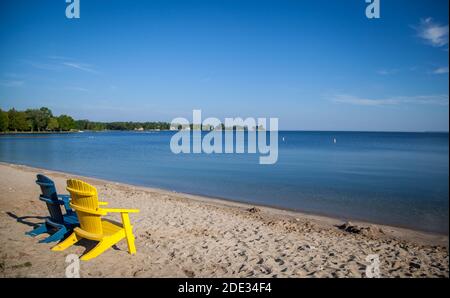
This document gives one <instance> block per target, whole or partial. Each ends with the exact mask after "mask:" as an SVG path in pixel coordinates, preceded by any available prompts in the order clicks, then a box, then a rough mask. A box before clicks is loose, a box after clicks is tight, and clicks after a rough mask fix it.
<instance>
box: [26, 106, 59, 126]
mask: <svg viewBox="0 0 450 298" xmlns="http://www.w3.org/2000/svg"><path fill="white" fill-rule="evenodd" d="M25 113H26V115H27V120H28V121H29V122H30V124H31V130H37V131H41V130H44V129H46V128H47V126H48V122H49V121H50V119H51V118H52V117H53V114H52V111H50V109H48V108H45V107H42V108H40V109H28V110H26V111H25Z"/></svg>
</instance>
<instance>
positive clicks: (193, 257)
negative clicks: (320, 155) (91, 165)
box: [0, 163, 449, 278]
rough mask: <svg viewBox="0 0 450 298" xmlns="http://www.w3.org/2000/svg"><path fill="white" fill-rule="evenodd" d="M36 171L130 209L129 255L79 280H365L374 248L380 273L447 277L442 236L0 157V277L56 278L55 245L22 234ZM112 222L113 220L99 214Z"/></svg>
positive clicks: (114, 254)
mask: <svg viewBox="0 0 450 298" xmlns="http://www.w3.org/2000/svg"><path fill="white" fill-rule="evenodd" d="M37 173H43V174H45V175H48V176H49V177H51V178H52V179H53V180H54V181H55V183H56V186H57V189H58V192H59V193H60V194H64V193H67V191H66V190H65V183H66V179H67V178H69V177H70V178H73V177H76V178H80V179H82V180H85V181H87V182H88V183H91V184H92V185H94V186H95V187H97V189H98V192H99V196H100V199H101V200H102V201H106V202H109V206H110V207H111V208H114V207H117V208H119V207H126V208H139V209H140V210H141V212H140V213H138V214H133V215H131V222H132V224H133V225H134V233H135V236H136V247H137V255H134V256H131V255H129V254H128V253H127V250H126V243H125V241H122V242H120V243H119V244H118V245H117V246H116V247H115V248H114V249H109V250H108V251H106V252H105V253H104V254H102V255H101V256H99V257H97V258H96V259H93V260H91V261H88V262H81V268H80V274H81V276H82V277H365V271H366V267H367V266H368V265H369V263H368V262H367V261H366V257H367V256H368V255H370V254H378V255H379V260H380V273H381V276H382V277H447V278H448V277H449V268H448V267H449V259H448V236H444V235H435V234H429V233H424V232H419V231H412V230H407V229H402V228H396V227H388V226H381V225H374V224H369V223H363V222H352V226H353V227H352V228H347V229H342V228H339V227H338V226H339V225H342V224H343V221H342V220H338V219H334V218H329V217H324V216H316V215H310V214H303V213H298V212H292V211H286V210H280V209H274V208H268V207H262V206H254V205H248V204H242V203H236V202H229V201H224V200H218V199H213V198H205V197H200V196H193V195H187V194H181V193H175V192H170V191H165V190H159V189H153V188H145V187H136V186H131V185H125V184H120V183H115V182H109V181H103V180H99V179H93V178H87V177H80V176H76V175H70V174H65V173H60V172H54V171H49V170H41V169H36V168H31V167H26V166H19V165H10V164H5V163H0V176H1V177H2V179H1V182H0V210H1V214H0V276H2V277H64V276H65V268H66V266H67V263H66V262H65V259H66V256H67V255H69V254H77V255H79V256H80V255H82V254H83V253H84V252H85V251H86V249H89V248H90V247H92V243H91V242H80V243H79V244H77V245H75V246H73V247H71V248H69V249H67V250H66V251H63V252H53V251H51V250H50V248H51V247H52V246H53V245H54V244H41V243H38V240H39V239H41V238H42V237H43V236H40V237H36V238H32V237H29V236H26V235H25V232H27V231H29V230H31V229H32V228H33V226H34V225H36V224H38V223H40V222H42V221H43V218H44V217H45V216H47V215H48V211H47V209H46V206H45V204H43V203H42V202H41V201H39V200H38V195H39V193H40V190H39V187H38V186H37V185H36V184H35V182H34V181H35V176H36V174H37ZM108 218H110V219H112V220H116V221H119V222H120V218H119V217H118V216H117V217H114V216H110V215H108Z"/></svg>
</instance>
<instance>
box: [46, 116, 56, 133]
mask: <svg viewBox="0 0 450 298" xmlns="http://www.w3.org/2000/svg"><path fill="white" fill-rule="evenodd" d="M58 129H59V122H58V119H56V118H54V117H52V118H50V120H49V121H48V124H47V130H51V131H55V130H58Z"/></svg>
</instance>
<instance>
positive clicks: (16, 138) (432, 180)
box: [0, 131, 449, 234]
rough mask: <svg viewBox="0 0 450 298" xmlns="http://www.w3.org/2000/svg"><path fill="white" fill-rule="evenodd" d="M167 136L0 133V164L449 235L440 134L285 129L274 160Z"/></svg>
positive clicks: (444, 137)
mask: <svg viewBox="0 0 450 298" xmlns="http://www.w3.org/2000/svg"><path fill="white" fill-rule="evenodd" d="M173 134H174V132H85V133H74V134H41V135H36V134H34V135H31V134H25V135H24V134H21V135H1V136H0V161H3V162H9V163H17V164H25V165H29V166H34V167H41V168H47V169H51V170H58V171H64V172H69V173H74V174H80V175H85V176H91V177H97V178H103V179H108V180H113V181H118V182H124V183H130V184H134V185H142V186H152V187H158V188H164V189H168V190H175V191H179V192H186V193H192V194H201V195H207V196H214V197H220V198H225V199H233V200H238V201H244V202H249V203H256V204H265V205H271V206H276V207H282V208H289V209H295V210H299V211H306V212H312V213H318V214H325V215H332V216H337V217H340V218H342V219H360V220H366V221H371V222H375V223H383V224H389V225H396V226H403V227H409V228H414V229H420V230H424V231H431V232H438V233H443V234H448V202H449V199H448V196H449V187H448V178H449V177H448V176H449V135H448V133H378V132H373V133H368V132H291V131H285V132H280V134H279V156H278V162H277V163H276V164H274V165H260V164H259V163H258V160H259V155H258V154H178V155H175V154H173V153H172V152H171V150H170V138H171V136H172V135H173ZM334 139H336V142H334ZM30 183H34V182H33V181H30Z"/></svg>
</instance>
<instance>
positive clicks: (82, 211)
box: [52, 179, 139, 261]
mask: <svg viewBox="0 0 450 298" xmlns="http://www.w3.org/2000/svg"><path fill="white" fill-rule="evenodd" d="M67 190H68V191H69V193H70V196H71V203H70V206H71V207H72V209H74V210H75V212H76V213H77V216H78V219H79V221H80V227H76V228H74V230H73V233H72V234H71V235H70V236H69V237H67V238H66V239H65V240H64V241H62V242H61V243H59V244H58V245H56V246H54V247H53V248H52V250H54V251H61V250H65V249H66V248H68V247H70V246H72V245H73V244H75V243H77V242H78V241H79V240H81V239H82V238H85V239H89V240H93V241H98V244H97V246H95V247H94V248H93V249H91V250H90V251H89V252H88V253H86V254H85V255H83V256H82V257H81V260H83V261H87V260H90V259H92V258H95V257H97V256H98V255H100V254H101V253H103V252H104V251H105V250H107V249H108V248H110V247H111V246H113V245H114V244H116V243H117V242H119V241H120V240H122V239H123V238H126V239H127V244H128V251H129V252H130V254H135V253H136V247H135V246H134V235H133V231H132V226H131V224H130V218H129V217H128V213H135V212H139V210H137V209H111V208H100V207H99V206H102V205H103V206H104V205H107V204H108V203H106V202H99V201H98V194H97V189H96V188H95V187H93V186H92V185H89V184H87V183H86V182H83V181H81V180H76V179H69V180H67ZM111 212H117V213H120V214H121V216H122V224H123V226H119V225H116V224H113V223H111V222H109V221H106V220H102V219H101V217H102V216H103V215H106V214H107V213H111Z"/></svg>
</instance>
